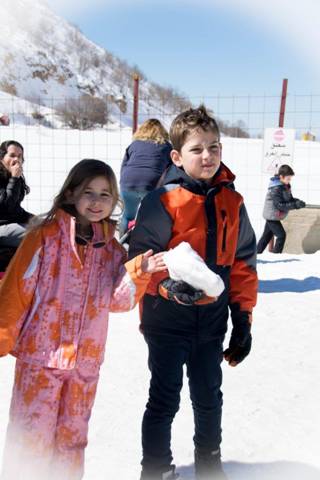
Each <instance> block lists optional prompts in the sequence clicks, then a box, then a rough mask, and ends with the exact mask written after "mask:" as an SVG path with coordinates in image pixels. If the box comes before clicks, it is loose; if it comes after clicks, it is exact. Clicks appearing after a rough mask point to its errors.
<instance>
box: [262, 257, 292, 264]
mask: <svg viewBox="0 0 320 480" xmlns="http://www.w3.org/2000/svg"><path fill="white" fill-rule="evenodd" d="M290 262H301V260H299V259H298V258H284V259H283V260H257V263H261V264H262V265H263V264H266V263H290Z"/></svg>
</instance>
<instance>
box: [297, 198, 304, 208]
mask: <svg viewBox="0 0 320 480" xmlns="http://www.w3.org/2000/svg"><path fill="white" fill-rule="evenodd" d="M295 205H296V208H297V209H299V208H304V207H305V206H306V203H305V202H304V201H303V200H299V199H297V200H296V201H295Z"/></svg>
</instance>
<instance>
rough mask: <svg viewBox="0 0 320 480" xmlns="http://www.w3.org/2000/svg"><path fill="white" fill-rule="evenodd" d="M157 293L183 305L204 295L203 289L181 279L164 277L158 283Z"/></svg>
mask: <svg viewBox="0 0 320 480" xmlns="http://www.w3.org/2000/svg"><path fill="white" fill-rule="evenodd" d="M159 293H160V295H162V296H163V297H164V298H166V299H167V300H173V301H175V302H177V303H181V304H183V305H193V304H194V303H195V302H196V301H197V300H200V298H202V297H203V296H204V292H203V290H197V289H195V288H193V287H192V286H191V285H189V284H188V283H186V282H183V281H182V280H172V279H171V278H165V279H164V280H162V282H161V283H160V285H159Z"/></svg>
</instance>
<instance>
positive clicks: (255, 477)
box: [177, 461, 320, 480]
mask: <svg viewBox="0 0 320 480" xmlns="http://www.w3.org/2000/svg"><path fill="white" fill-rule="evenodd" d="M223 469H224V471H225V473H226V474H227V475H228V479H229V480H301V479H303V480H319V478H320V470H318V469H317V468H315V467H313V466H311V465H307V464H305V463H299V462H289V461H278V462H269V463H241V462H223ZM177 471H178V472H179V473H180V475H181V477H182V480H193V479H194V478H195V476H194V466H193V465H188V466H182V467H180V468H178V469H177Z"/></svg>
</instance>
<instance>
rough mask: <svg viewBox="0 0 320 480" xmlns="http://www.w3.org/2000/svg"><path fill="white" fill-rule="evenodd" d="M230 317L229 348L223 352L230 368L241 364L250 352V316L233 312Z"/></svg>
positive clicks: (247, 313) (236, 311)
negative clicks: (231, 325) (231, 326)
mask: <svg viewBox="0 0 320 480" xmlns="http://www.w3.org/2000/svg"><path fill="white" fill-rule="evenodd" d="M231 317H232V324H233V328H232V332H231V337H230V342H229V348H227V349H226V350H225V351H224V352H223V355H224V358H225V359H226V360H227V362H228V363H229V364H230V365H231V366H235V365H237V364H238V363H240V362H242V360H244V359H245V358H246V356H247V355H248V354H249V352H250V350H251V343H252V337H251V314H250V313H249V312H242V311H240V310H234V311H233V312H232V313H231Z"/></svg>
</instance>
